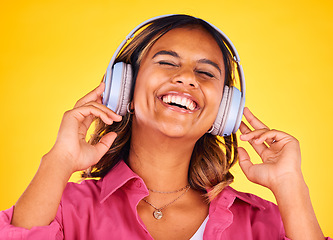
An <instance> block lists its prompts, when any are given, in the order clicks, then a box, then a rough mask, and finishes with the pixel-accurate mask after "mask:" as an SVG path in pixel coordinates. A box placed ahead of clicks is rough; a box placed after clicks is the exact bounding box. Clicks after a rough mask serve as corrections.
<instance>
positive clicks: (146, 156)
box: [129, 127, 195, 191]
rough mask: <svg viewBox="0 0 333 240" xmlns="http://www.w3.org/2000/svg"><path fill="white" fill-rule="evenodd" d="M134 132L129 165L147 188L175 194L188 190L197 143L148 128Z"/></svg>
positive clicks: (137, 129)
mask: <svg viewBox="0 0 333 240" xmlns="http://www.w3.org/2000/svg"><path fill="white" fill-rule="evenodd" d="M132 129H133V130H132V137H131V146H130V153H129V165H130V167H131V169H132V170H133V171H134V172H135V173H136V174H138V175H139V176H140V177H141V178H142V179H143V180H144V181H145V183H146V185H147V186H148V187H149V188H151V189H155V190H158V191H174V190H177V189H179V188H182V187H184V186H186V185H187V184H188V169H189V164H190V160H191V156H192V151H193V148H194V144H195V142H192V143H191V142H189V141H185V140H184V139H181V138H172V137H168V136H165V135H163V134H162V133H159V132H156V131H153V130H151V129H147V128H145V129H143V130H142V131H140V128H138V127H136V128H132Z"/></svg>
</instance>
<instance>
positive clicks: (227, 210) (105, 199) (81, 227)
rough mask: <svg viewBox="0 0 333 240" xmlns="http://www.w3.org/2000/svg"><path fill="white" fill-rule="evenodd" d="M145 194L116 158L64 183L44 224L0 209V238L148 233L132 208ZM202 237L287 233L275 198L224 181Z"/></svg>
mask: <svg viewBox="0 0 333 240" xmlns="http://www.w3.org/2000/svg"><path fill="white" fill-rule="evenodd" d="M147 195H148V190H147V187H146V186H145V184H144V182H143V180H142V179H141V178H140V177H139V176H138V175H137V174H135V173H134V172H133V171H132V170H131V169H130V168H129V167H128V166H127V165H126V164H125V163H124V162H120V163H119V164H118V165H117V166H116V167H115V168H114V169H113V170H111V171H110V172H109V173H108V174H107V175H106V176H105V177H104V178H103V179H101V180H99V181H96V180H86V181H83V182H82V183H81V184H76V183H68V184H67V187H66V189H65V191H64V193H63V196H62V200H61V203H60V206H59V209H58V212H57V215H56V218H55V220H54V221H53V222H52V223H51V224H50V225H49V226H43V227H34V228H32V229H31V230H27V229H23V228H19V227H14V226H12V225H10V222H11V218H12V214H13V207H12V208H10V209H8V210H6V211H3V212H0V240H10V239H13V240H14V239H15V240H16V239H32V240H48V239H66V240H74V239H78V240H92V239H96V240H103V239H117V240H119V239H126V240H128V239H131V240H136V239H152V237H151V236H150V234H149V232H148V231H147V229H146V227H145V225H144V223H143V222H142V220H141V219H140V217H139V216H138V214H137V211H136V206H137V205H138V203H139V201H140V200H141V199H142V198H144V197H145V196H147ZM204 239H207V240H211V239H224V240H226V239H232V240H238V239H239V240H244V239H246V240H251V239H256V240H258V239H263V240H267V239H270V240H272V239H288V238H286V237H285V233H284V228H283V224H282V221H281V217H280V214H279V210H278V208H277V206H276V205H275V204H273V203H271V202H268V201H265V200H263V199H261V198H259V197H257V196H254V195H251V194H247V193H241V192H237V191H236V190H234V189H232V188H231V187H227V188H225V189H224V190H223V191H222V193H221V194H220V195H219V196H218V197H217V198H216V199H214V200H213V201H212V202H211V204H210V207H209V220H208V222H207V225H206V228H205V231H204ZM327 239H329V238H327Z"/></svg>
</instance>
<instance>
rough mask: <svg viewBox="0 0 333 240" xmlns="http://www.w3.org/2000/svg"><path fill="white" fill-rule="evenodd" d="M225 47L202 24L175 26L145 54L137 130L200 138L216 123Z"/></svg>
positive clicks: (137, 99) (136, 95)
mask: <svg viewBox="0 0 333 240" xmlns="http://www.w3.org/2000/svg"><path fill="white" fill-rule="evenodd" d="M224 69H225V68H224V63H223V56H222V52H221V50H220V48H219V46H218V44H217V43H216V41H215V40H214V38H213V37H212V36H211V35H210V34H209V33H208V32H207V31H205V30H203V29H202V28H198V27H195V28H176V29H172V30H170V31H169V32H167V33H166V34H164V35H163V36H162V37H161V38H160V39H159V40H157V41H156V42H155V43H154V45H153V46H152V47H151V49H150V50H149V51H148V52H147V54H146V55H145V56H144V57H143V59H142V61H141V64H140V68H139V71H138V75H137V78H136V85H135V89H134V97H133V103H134V106H133V107H134V111H135V114H134V118H133V129H135V128H141V127H142V129H146V130H148V129H153V130H154V131H158V132H161V133H163V134H165V135H167V136H169V137H190V138H195V140H197V139H198V138H200V137H201V136H202V135H203V134H204V133H205V132H206V131H208V130H209V129H210V127H211V126H212V124H213V122H214V120H215V118H216V115H217V112H218V108H219V105H220V102H221V98H222V90H223V85H224V76H225V72H224V71H225V70H224Z"/></svg>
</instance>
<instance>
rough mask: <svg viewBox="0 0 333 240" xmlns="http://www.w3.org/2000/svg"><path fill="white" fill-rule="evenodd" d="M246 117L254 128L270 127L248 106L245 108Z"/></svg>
mask: <svg viewBox="0 0 333 240" xmlns="http://www.w3.org/2000/svg"><path fill="white" fill-rule="evenodd" d="M244 117H245V118H246V120H247V121H248V122H249V124H250V125H251V126H252V127H253V128H254V129H262V128H267V129H268V127H267V126H266V125H265V124H264V123H262V122H261V121H260V120H259V119H258V118H257V117H256V116H254V115H253V113H252V112H251V111H250V109H249V108H247V107H245V108H244Z"/></svg>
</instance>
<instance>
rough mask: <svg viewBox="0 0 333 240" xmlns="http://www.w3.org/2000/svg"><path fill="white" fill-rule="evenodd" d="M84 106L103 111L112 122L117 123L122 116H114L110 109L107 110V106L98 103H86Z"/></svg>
mask: <svg viewBox="0 0 333 240" xmlns="http://www.w3.org/2000/svg"><path fill="white" fill-rule="evenodd" d="M84 106H94V107H96V108H99V109H101V110H102V111H104V112H105V113H106V114H107V115H108V116H109V117H110V118H112V120H113V121H116V122H119V121H121V119H122V116H120V115H118V114H116V113H115V112H114V111H112V110H111V109H110V108H108V107H107V106H105V105H103V104H101V103H98V102H88V103H86V104H85V105H84Z"/></svg>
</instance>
